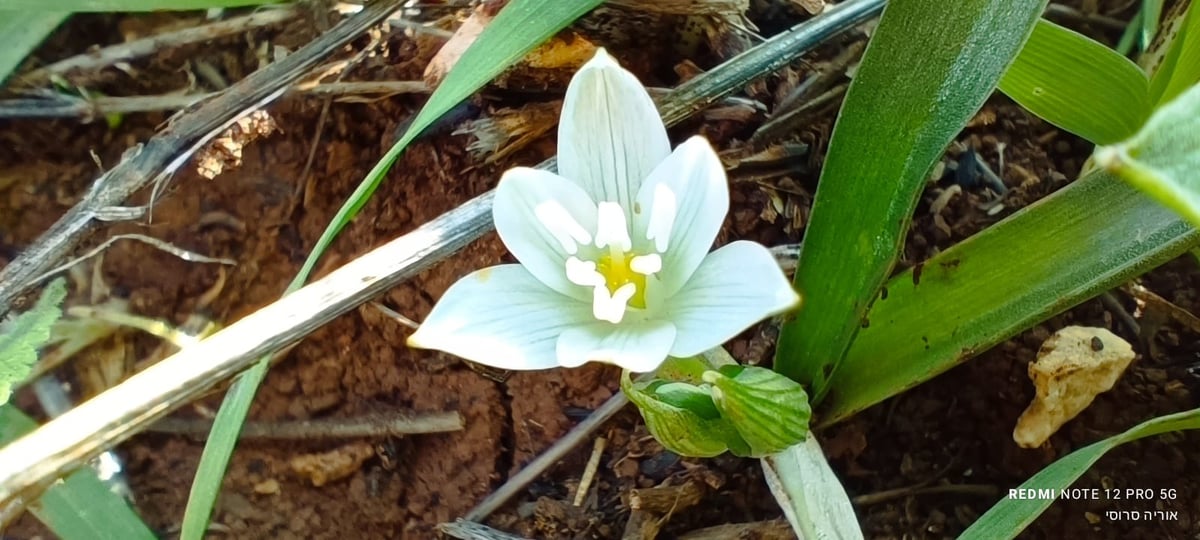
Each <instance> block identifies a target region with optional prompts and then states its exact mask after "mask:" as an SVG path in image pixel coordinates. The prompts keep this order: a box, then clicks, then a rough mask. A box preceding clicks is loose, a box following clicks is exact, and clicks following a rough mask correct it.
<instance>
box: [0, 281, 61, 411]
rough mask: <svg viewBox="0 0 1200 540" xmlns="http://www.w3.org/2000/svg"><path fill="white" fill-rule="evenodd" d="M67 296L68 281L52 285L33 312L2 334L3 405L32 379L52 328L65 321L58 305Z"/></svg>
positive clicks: (0, 398) (0, 388)
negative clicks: (60, 321) (30, 377)
mask: <svg viewBox="0 0 1200 540" xmlns="http://www.w3.org/2000/svg"><path fill="white" fill-rule="evenodd" d="M66 296H67V285H66V281H65V280H63V279H62V278H58V279H56V280H54V281H51V282H50V284H49V285H46V289H45V290H44V291H42V296H41V298H38V301H37V304H35V305H34V306H33V309H30V310H29V311H26V312H25V313H22V314H20V315H18V316H17V317H16V319H14V320H12V321H10V322H8V323H6V324H5V325H4V327H3V329H2V330H3V332H2V333H0V405H2V404H4V403H7V402H8V398H9V396H10V395H11V393H12V387H13V386H16V385H17V384H18V383H20V382H21V381H23V380H25V377H28V376H29V372H30V370H32V369H33V364H34V363H36V362H37V359H38V349H40V348H41V347H42V346H43V345H45V344H46V342H47V341H49V340H50V328H51V327H52V326H54V321H57V320H58V319H59V317H62V310H61V309H59V304H62V301H63V298H66Z"/></svg>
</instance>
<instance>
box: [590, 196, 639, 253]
mask: <svg viewBox="0 0 1200 540" xmlns="http://www.w3.org/2000/svg"><path fill="white" fill-rule="evenodd" d="M596 212H597V216H596V247H598V248H605V247H608V246H616V247H617V248H618V249H620V250H621V251H622V252H626V251H629V250H630V249H632V248H633V242H632V241H631V240H630V239H629V224H628V223H627V222H626V221H625V212H624V210H622V209H621V206H620V205H618V204H617V203H614V202H601V203H600V204H599V205H597V208H596Z"/></svg>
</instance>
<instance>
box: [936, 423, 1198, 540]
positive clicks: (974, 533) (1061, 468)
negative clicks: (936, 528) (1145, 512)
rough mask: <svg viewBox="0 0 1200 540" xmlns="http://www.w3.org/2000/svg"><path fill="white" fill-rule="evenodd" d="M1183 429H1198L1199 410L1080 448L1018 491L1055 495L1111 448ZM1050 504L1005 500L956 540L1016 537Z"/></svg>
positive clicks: (1048, 500)
mask: <svg viewBox="0 0 1200 540" xmlns="http://www.w3.org/2000/svg"><path fill="white" fill-rule="evenodd" d="M1187 429H1200V409H1193V410H1190V411H1185V412H1181V413H1176V414H1172V415H1168V416H1160V417H1158V418H1153V419H1150V420H1147V421H1145V422H1142V423H1141V424H1138V425H1136V426H1134V427H1132V428H1130V429H1129V430H1128V431H1126V432H1124V433H1121V434H1118V435H1114V436H1112V437H1109V438H1107V439H1104V440H1102V441H1100V442H1096V443H1092V444H1090V445H1088V446H1085V447H1083V448H1080V449H1079V450H1076V451H1074V452H1071V453H1070V454H1068V455H1067V456H1066V457H1063V458H1062V459H1059V460H1058V461H1055V462H1054V463H1052V464H1050V466H1048V467H1046V468H1045V469H1042V470H1041V471H1039V472H1038V473H1037V474H1035V475H1033V477H1032V478H1030V479H1029V480H1026V481H1025V483H1023V484H1021V486H1020V488H1019V489H1052V490H1054V491H1055V492H1058V491H1059V490H1061V489H1065V488H1067V487H1069V486H1070V485H1071V484H1072V483H1074V482H1075V480H1077V479H1079V477H1080V476H1081V475H1082V474H1083V473H1084V471H1086V470H1088V468H1089V467H1091V466H1092V464H1094V463H1096V461H1097V460H1099V459H1100V458H1101V457H1102V456H1103V455H1104V454H1105V453H1106V452H1108V451H1109V450H1112V449H1113V448H1116V447H1118V446H1120V445H1122V444H1125V443H1127V442H1132V441H1136V440H1138V439H1143V438H1146V437H1151V436H1154V435H1160V434H1163V433H1168V432H1171V431H1182V430H1187ZM1168 489H1169V488H1168ZM1158 493H1159V492H1157V491H1156V492H1155V496H1156V497H1160V496H1159V495H1158ZM1160 498H1166V497H1160ZM1053 502H1054V499H1052V498H1042V497H1037V498H1019V497H1005V498H1004V499H1001V500H1000V502H999V503H997V504H996V506H993V507H992V508H991V509H990V510H988V511H987V513H985V514H983V516H981V517H980V518H979V519H978V520H976V521H975V523H973V524H972V525H971V526H970V527H968V528H967V530H966V531H963V534H962V536H959V539H960V540H976V539H979V540H984V539H986V540H993V539H1000V538H1016V536H1017V534H1018V533H1020V532H1021V531H1022V530H1024V529H1025V527H1028V526H1029V524H1030V523H1033V520H1035V519H1037V517H1038V516H1039V515H1041V513H1042V512H1043V511H1045V510H1046V508H1049V507H1050V504H1051V503H1053ZM1114 511H1115V510H1114ZM1159 519H1161V518H1159ZM1149 521H1153V520H1149Z"/></svg>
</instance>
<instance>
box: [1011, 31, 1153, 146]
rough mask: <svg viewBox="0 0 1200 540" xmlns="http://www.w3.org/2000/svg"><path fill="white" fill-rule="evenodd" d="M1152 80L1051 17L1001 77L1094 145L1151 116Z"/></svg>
mask: <svg viewBox="0 0 1200 540" xmlns="http://www.w3.org/2000/svg"><path fill="white" fill-rule="evenodd" d="M1149 85H1150V81H1149V80H1148V79H1147V78H1146V75H1145V73H1143V72H1142V70H1141V68H1139V67H1138V66H1137V64H1134V63H1133V62H1132V61H1130V60H1129V59H1128V58H1125V57H1124V56H1121V55H1120V54H1118V53H1117V52H1116V51H1114V50H1112V49H1109V48H1108V47H1105V46H1104V45H1101V44H1100V43H1097V42H1095V41H1093V40H1092V39H1090V38H1088V37H1087V36H1084V35H1083V34H1080V33H1078V32H1074V31H1072V30H1068V29H1066V28H1063V27H1061V26H1058V25H1056V24H1054V23H1052V22H1049V21H1046V20H1040V21H1038V23H1037V25H1036V26H1035V27H1034V30H1033V34H1031V35H1030V36H1029V41H1027V42H1025V46H1024V47H1023V48H1022V49H1021V53H1020V54H1018V55H1017V58H1016V59H1015V60H1014V61H1013V63H1012V65H1011V66H1009V68H1008V71H1006V72H1005V73H1004V77H1002V78H1001V79H1000V84H999V87H1000V91H1002V92H1004V93H1005V94H1007V95H1008V97H1010V98H1012V99H1013V100H1014V101H1016V102H1017V103H1019V104H1020V105H1021V106H1022V107H1024V108H1026V109H1028V110H1029V111H1030V112H1032V113H1033V114H1036V115H1038V116H1039V117H1041V118H1043V119H1045V120H1046V121H1047V122H1050V123H1051V124H1054V125H1056V126H1058V127H1060V128H1062V129H1065V130H1067V131H1069V132H1071V133H1074V134H1076V135H1079V136H1080V137H1083V138H1085V139H1087V140H1089V141H1091V142H1093V143H1095V144H1109V143H1113V142H1116V141H1119V140H1121V139H1124V138H1126V137H1128V136H1130V135H1131V134H1133V133H1134V132H1136V131H1137V129H1138V128H1139V127H1141V125H1142V124H1143V123H1144V122H1145V121H1146V118H1147V117H1148V116H1149V114H1150V96H1149V88H1150V86H1149Z"/></svg>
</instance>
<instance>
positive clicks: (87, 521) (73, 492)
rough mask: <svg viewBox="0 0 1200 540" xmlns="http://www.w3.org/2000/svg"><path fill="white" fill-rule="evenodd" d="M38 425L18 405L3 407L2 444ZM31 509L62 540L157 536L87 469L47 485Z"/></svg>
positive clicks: (130, 539)
mask: <svg viewBox="0 0 1200 540" xmlns="http://www.w3.org/2000/svg"><path fill="white" fill-rule="evenodd" d="M36 427H37V422H34V421H33V419H32V418H29V417H28V416H25V414H24V413H22V412H21V411H19V410H18V409H17V408H16V407H13V406H11V405H4V406H2V407H0V446H3V445H5V444H8V443H10V442H12V441H14V440H16V439H17V437H20V436H21V435H24V434H26V433H28V432H30V431H33V430H34V428H36ZM29 511H30V512H31V513H33V515H34V517H36V518H38V520H39V521H41V522H42V523H44V524H45V525H46V527H47V528H49V529H50V531H51V532H53V533H54V534H55V535H56V536H58V537H59V538H62V539H63V540H141V539H148V540H149V539H154V538H156V537H155V535H154V533H152V532H151V531H150V529H149V528H148V527H146V524H145V523H143V522H142V520H141V518H139V517H138V515H137V514H136V513H134V511H133V509H132V508H130V507H129V505H128V504H125V501H124V500H123V499H121V497H120V496H118V495H117V494H115V493H113V492H112V491H110V490H109V489H108V487H107V486H105V485H104V483H103V482H101V481H100V479H99V478H96V474H95V473H94V472H92V471H91V470H90V469H87V468H84V469H80V470H78V471H75V472H73V473H71V474H70V475H69V476H67V477H66V478H65V479H63V481H62V482H59V483H55V484H54V485H52V486H50V487H49V488H47V489H46V491H45V493H43V494H42V496H41V498H39V499H38V500H37V501H36V502H34V503H33V504H31V505H30V506H29Z"/></svg>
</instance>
